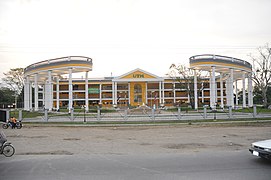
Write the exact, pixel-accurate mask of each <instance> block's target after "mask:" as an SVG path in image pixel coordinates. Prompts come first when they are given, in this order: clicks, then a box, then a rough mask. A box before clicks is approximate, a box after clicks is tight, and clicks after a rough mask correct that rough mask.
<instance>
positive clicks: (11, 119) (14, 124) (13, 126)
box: [10, 117, 17, 129]
mask: <svg viewBox="0 0 271 180" xmlns="http://www.w3.org/2000/svg"><path fill="white" fill-rule="evenodd" d="M10 121H11V125H12V126H11V128H12V129H15V127H16V122H17V119H16V118H15V117H11V118H10Z"/></svg>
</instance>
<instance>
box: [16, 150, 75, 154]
mask: <svg viewBox="0 0 271 180" xmlns="http://www.w3.org/2000/svg"><path fill="white" fill-rule="evenodd" d="M17 155H73V153H71V152H69V151H50V152H25V153H17Z"/></svg>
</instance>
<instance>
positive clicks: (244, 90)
mask: <svg viewBox="0 0 271 180" xmlns="http://www.w3.org/2000/svg"><path fill="white" fill-rule="evenodd" d="M242 84H243V108H246V107H247V104H246V101H247V100H246V99H247V98H246V73H245V72H243V74H242Z"/></svg>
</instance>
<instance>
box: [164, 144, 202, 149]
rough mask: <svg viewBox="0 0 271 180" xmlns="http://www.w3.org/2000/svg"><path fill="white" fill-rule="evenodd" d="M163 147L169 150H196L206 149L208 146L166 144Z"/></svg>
mask: <svg viewBox="0 0 271 180" xmlns="http://www.w3.org/2000/svg"><path fill="white" fill-rule="evenodd" d="M163 147H165V148H168V149H194V148H204V147H206V145H205V144H201V143H188V144H166V145H164V146H163Z"/></svg>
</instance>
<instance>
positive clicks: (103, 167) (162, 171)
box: [0, 150, 271, 180]
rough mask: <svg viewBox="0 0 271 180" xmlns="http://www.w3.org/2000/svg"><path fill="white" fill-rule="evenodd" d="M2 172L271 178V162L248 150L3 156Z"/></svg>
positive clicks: (27, 176) (24, 177)
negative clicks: (253, 154) (255, 155)
mask: <svg viewBox="0 0 271 180" xmlns="http://www.w3.org/2000/svg"><path fill="white" fill-rule="evenodd" d="M0 169H1V171H0V177H1V179H5V180H11V179H20V180H32V179H33V180H39V179H41V180H43V179H65V180H68V179H93V180H96V179H110V180H115V179H117V180H120V179H124V180H126V179H129V180H133V179H140V180H145V179H146V180H152V179H155V180H159V179H161V180H165V179H178V180H179V179H192V180H193V179H201V180H204V179H208V180H212V179H214V180H224V179H227V180H228V179H229V180H241V179H242V180H243V179H245V180H250V179H253V180H254V179H257V180H270V178H271V162H269V161H264V160H262V159H260V158H257V157H254V156H252V155H251V154H250V153H249V152H248V150H240V151H223V152H210V153H208V152H191V153H180V154H166V153H164V154H133V155H119V154H104V155H103V154H93V155H15V156H13V157H11V158H5V157H4V156H1V157H0Z"/></svg>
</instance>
